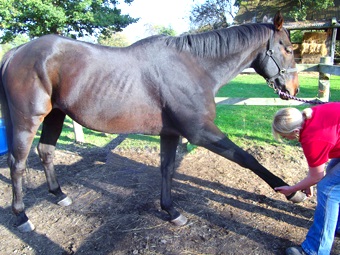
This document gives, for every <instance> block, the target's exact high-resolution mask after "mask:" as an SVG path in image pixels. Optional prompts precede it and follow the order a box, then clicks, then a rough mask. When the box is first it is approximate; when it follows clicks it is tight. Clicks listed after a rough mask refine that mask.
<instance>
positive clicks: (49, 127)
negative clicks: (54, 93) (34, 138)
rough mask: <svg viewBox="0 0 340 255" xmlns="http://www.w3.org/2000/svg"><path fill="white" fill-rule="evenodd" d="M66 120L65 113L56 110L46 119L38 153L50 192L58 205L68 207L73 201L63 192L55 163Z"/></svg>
mask: <svg viewBox="0 0 340 255" xmlns="http://www.w3.org/2000/svg"><path fill="white" fill-rule="evenodd" d="M64 120H65V113H63V112H62V111H60V110H59V109H56V108H55V109H53V110H52V111H51V112H50V113H49V114H48V115H47V116H46V117H45V119H44V122H43V127H42V132H41V136H40V141H39V145H38V152H39V156H40V159H41V162H42V164H43V167H44V172H45V176H46V181H47V186H48V190H49V192H50V193H52V194H53V195H55V196H56V199H57V201H56V202H57V204H58V205H61V206H68V205H70V204H72V200H71V199H70V198H69V197H68V196H67V195H66V194H64V193H63V192H62V190H61V188H60V185H59V183H58V180H57V177H56V174H55V170H54V163H53V158H54V151H55V145H56V144H57V140H58V138H59V136H60V134H61V131H62V128H63V123H64Z"/></svg>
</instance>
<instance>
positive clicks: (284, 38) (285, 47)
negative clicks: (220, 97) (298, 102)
mask: <svg viewBox="0 0 340 255" xmlns="http://www.w3.org/2000/svg"><path fill="white" fill-rule="evenodd" d="M254 69H255V70H256V71H257V72H258V73H259V74H261V75H262V76H263V77H264V78H265V79H266V80H267V83H268V84H269V86H270V87H272V88H273V89H274V90H275V91H276V92H278V93H279V95H280V97H281V98H282V99H288V96H289V95H291V96H295V95H296V94H297V93H298V92H299V82H298V75H297V68H296V63H295V60H294V54H293V47H292V43H291V41H290V39H289V34H288V31H287V30H286V29H284V28H283V17H282V15H281V13H280V12H278V13H276V15H275V17H274V32H273V34H272V35H271V37H270V39H269V42H268V44H267V47H266V49H265V51H263V53H262V54H261V55H260V57H259V59H258V62H257V64H256V65H254ZM282 92H284V93H282Z"/></svg>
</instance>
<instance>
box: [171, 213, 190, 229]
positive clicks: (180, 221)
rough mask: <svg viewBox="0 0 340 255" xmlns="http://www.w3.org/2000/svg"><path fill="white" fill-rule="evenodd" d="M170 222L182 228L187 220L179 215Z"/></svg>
mask: <svg viewBox="0 0 340 255" xmlns="http://www.w3.org/2000/svg"><path fill="white" fill-rule="evenodd" d="M170 222H171V223H172V224H174V225H175V226H183V225H185V224H186V223H187V222H188V219H187V218H186V217H185V216H183V215H182V214H180V215H179V216H178V217H177V218H176V219H173V220H171V221H170Z"/></svg>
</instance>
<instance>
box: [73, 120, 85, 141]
mask: <svg viewBox="0 0 340 255" xmlns="http://www.w3.org/2000/svg"><path fill="white" fill-rule="evenodd" d="M73 131H74V137H75V140H76V143H84V142H85V139H84V132H83V127H82V126H81V125H80V124H78V123H77V122H75V121H73Z"/></svg>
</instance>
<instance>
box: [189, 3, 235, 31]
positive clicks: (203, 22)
mask: <svg viewBox="0 0 340 255" xmlns="http://www.w3.org/2000/svg"><path fill="white" fill-rule="evenodd" d="M239 5H240V1H239V0H206V2H205V3H203V4H202V5H199V4H196V5H195V6H194V7H193V8H192V10H191V15H190V22H191V23H192V24H193V25H194V26H196V27H198V28H199V30H200V31H202V30H211V29H216V28H221V27H228V26H229V25H230V23H231V22H232V19H234V17H235V15H236V13H237V10H238V7H239Z"/></svg>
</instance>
